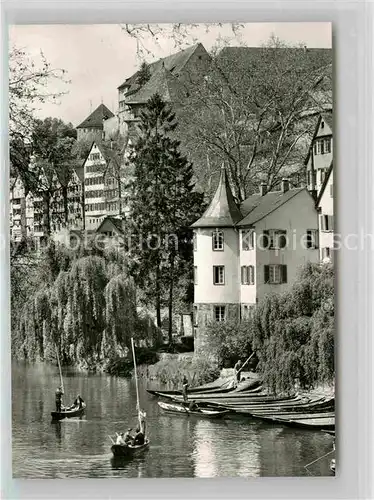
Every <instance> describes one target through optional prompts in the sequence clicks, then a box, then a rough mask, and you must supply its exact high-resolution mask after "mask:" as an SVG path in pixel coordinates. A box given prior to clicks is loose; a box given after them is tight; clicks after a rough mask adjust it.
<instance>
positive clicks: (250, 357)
mask: <svg viewBox="0 0 374 500" xmlns="http://www.w3.org/2000/svg"><path fill="white" fill-rule="evenodd" d="M254 354H255V353H254V352H252V354H251V355H250V356H249V358H248V359H247V361H246V362H245V363H244V364H243V365H242V366H241V367H240V369H239V370H238V373H240V372H241V371H242V370H243V368H244V367H245V365H246V364H247V363H248V362H249V361H250V360H251V359H252V357H253V356H254Z"/></svg>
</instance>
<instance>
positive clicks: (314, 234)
mask: <svg viewBox="0 0 374 500" xmlns="http://www.w3.org/2000/svg"><path fill="white" fill-rule="evenodd" d="M309 235H310V239H309V238H308V236H309ZM306 248H307V249H308V250H315V249H316V248H318V229H307V230H306Z"/></svg>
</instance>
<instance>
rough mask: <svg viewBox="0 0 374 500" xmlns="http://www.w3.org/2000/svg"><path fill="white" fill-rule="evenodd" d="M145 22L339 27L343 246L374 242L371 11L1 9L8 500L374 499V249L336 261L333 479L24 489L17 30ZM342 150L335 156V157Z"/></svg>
mask: <svg viewBox="0 0 374 500" xmlns="http://www.w3.org/2000/svg"><path fill="white" fill-rule="evenodd" d="M120 21H123V22H131V23H140V22H230V21H240V22H253V23H255V22H282V21H283V22H293V21H295V22H302V21H305V22H313V21H319V22H321V21H331V22H332V29H333V51H334V120H335V127H334V155H335V157H334V164H335V165H336V166H337V167H336V169H335V173H334V177H336V180H335V186H336V193H337V196H336V202H335V203H336V214H337V217H336V221H337V230H338V232H339V233H340V234H342V235H343V236H344V235H347V234H367V235H370V234H373V231H374V226H373V214H374V203H373V201H374V183H373V170H372V167H373V165H372V160H373V108H372V93H373V83H374V82H373V56H372V44H373V38H372V37H373V33H372V30H373V4H372V2H371V1H360V0H356V1H344V0H342V1H331V0H330V1H329V0H327V1H323V0H319V1H317V0H315V1H313V0H308V1H304V0H298V1H267V0H265V1H253V2H251V1H248V0H247V1H246V0H235V1H234V2H228V1H221V0H203V1H201V2H197V1H196V2H191V1H188V2H187V1H178V0H174V1H169V2H168V1H166V0H160V1H157V0H155V1H136V0H132V1H127V2H126V1H113V0H108V1H105V0H100V1H96V0H91V1H90V2H88V1H87V0H74V2H73V1H69V0H64V1H63V0H49V1H48V0H44V1H35V0H24V1H21V0H9V1H3V2H2V5H1V28H2V30H1V32H2V33H1V37H2V39H1V40H2V44H1V47H2V50H1V78H2V79H1V82H2V98H1V108H0V109H1V135H0V140H1V151H0V155H1V156H0V157H1V169H0V176H1V179H0V207H1V216H0V237H1V242H2V244H1V245H0V260H1V262H0V269H1V280H0V311H1V313H0V326H1V328H0V332H1V343H0V346H1V364H0V366H1V370H0V373H1V407H0V413H1V435H0V439H1V483H0V484H1V492H2V498H4V499H16V498H17V499H21V498H22V499H26V498H34V499H44V498H45V499H57V498H70V499H77V498H87V499H104V498H109V497H110V498H112V499H115V498H216V499H217V498H252V499H265V498H268V499H270V498H287V499H303V498H309V499H310V498H318V499H329V498H339V499H340V498H341V499H343V498H344V499H356V498H360V499H361V498H362V499H370V498H373V497H374V490H373V480H372V470H374V463H373V431H372V416H373V372H372V361H373V340H372V332H373V314H372V309H373V292H372V287H373V249H372V248H371V247H370V245H369V244H367V245H366V246H365V247H363V248H360V249H357V250H348V249H347V248H343V249H341V250H340V251H339V253H338V255H337V267H336V269H337V280H336V285H337V289H336V291H337V293H336V298H337V330H336V331H337V337H336V339H337V340H336V345H337V383H336V388H337V448H338V457H337V464H338V470H337V475H336V477H335V478H326V477H325V478H321V477H313V478H308V477H306V478H258V479H245V480H244V479H236V478H235V479H233V478H231V479H228V478H226V479H225V478H217V479H207V480H202V479H195V480H193V479H178V480H175V479H174V480H172V479H127V478H126V483H124V482H123V481H121V480H119V479H97V480H96V479H90V480H74V479H68V480H59V481H58V483H57V482H56V480H36V479H33V480H18V479H12V471H11V450H12V448H11V447H12V433H11V381H10V373H11V356H10V352H11V350H10V333H9V332H10V304H9V301H10V293H9V288H10V281H9V276H10V270H9V266H10V264H9V257H8V256H9V229H8V224H9V217H8V214H9V210H8V208H9V206H8V195H9V193H8V185H9V168H8V158H7V157H8V143H7V135H6V133H7V115H8V105H7V73H8V62H7V47H8V40H7V35H8V34H7V26H8V25H9V24H14V23H16V24H69V23H74V24H91V23H100V24H105V23H113V24H118V23H119V22H120ZM335 144H336V147H335Z"/></svg>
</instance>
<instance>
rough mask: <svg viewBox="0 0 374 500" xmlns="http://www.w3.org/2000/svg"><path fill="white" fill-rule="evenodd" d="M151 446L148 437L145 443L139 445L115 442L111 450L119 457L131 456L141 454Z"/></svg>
mask: <svg viewBox="0 0 374 500" xmlns="http://www.w3.org/2000/svg"><path fill="white" fill-rule="evenodd" d="M148 448H149V440H148V439H147V440H146V441H145V443H144V444H141V445H138V446H129V445H127V444H113V445H112V447H111V452H112V453H113V456H114V457H118V458H131V457H135V456H138V455H141V454H142V453H144V452H145V451H146V450H148Z"/></svg>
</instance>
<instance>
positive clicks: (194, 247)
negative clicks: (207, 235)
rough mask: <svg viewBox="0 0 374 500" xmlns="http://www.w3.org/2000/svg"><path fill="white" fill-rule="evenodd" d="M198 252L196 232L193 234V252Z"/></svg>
mask: <svg viewBox="0 0 374 500" xmlns="http://www.w3.org/2000/svg"><path fill="white" fill-rule="evenodd" d="M196 250H197V234H196V232H195V231H194V232H193V251H194V252H196Z"/></svg>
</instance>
